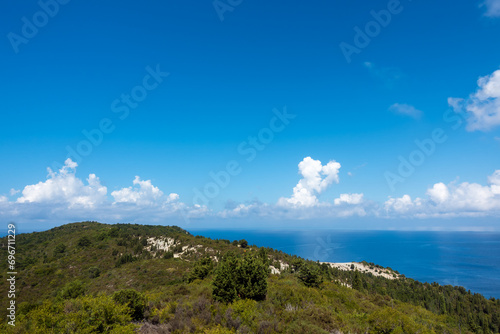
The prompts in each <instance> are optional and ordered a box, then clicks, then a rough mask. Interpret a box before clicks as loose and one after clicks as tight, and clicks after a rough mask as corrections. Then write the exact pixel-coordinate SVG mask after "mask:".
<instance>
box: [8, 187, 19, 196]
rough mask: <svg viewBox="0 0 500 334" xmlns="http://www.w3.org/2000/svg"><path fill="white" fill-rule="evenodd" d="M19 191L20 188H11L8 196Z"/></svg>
mask: <svg viewBox="0 0 500 334" xmlns="http://www.w3.org/2000/svg"><path fill="white" fill-rule="evenodd" d="M20 192H21V190H16V189H14V188H11V189H10V191H9V194H10V196H14V195H16V194H18V193H20Z"/></svg>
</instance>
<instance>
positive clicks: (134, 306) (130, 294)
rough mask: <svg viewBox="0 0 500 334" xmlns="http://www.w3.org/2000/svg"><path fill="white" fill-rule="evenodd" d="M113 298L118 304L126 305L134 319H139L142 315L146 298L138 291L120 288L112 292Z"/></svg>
mask: <svg viewBox="0 0 500 334" xmlns="http://www.w3.org/2000/svg"><path fill="white" fill-rule="evenodd" d="M113 300H114V301H115V302H117V303H119V304H122V305H127V307H128V308H129V309H130V312H131V313H130V314H131V315H132V318H133V319H134V320H140V319H142V318H143V317H144V309H145V308H146V298H145V297H144V296H143V295H142V294H141V293H140V292H137V291H135V290H134V289H125V290H120V291H118V292H115V293H114V294H113Z"/></svg>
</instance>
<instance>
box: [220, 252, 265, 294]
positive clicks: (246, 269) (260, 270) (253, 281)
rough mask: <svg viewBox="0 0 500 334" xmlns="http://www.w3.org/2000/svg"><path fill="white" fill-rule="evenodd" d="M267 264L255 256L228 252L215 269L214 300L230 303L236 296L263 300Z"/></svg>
mask: <svg viewBox="0 0 500 334" xmlns="http://www.w3.org/2000/svg"><path fill="white" fill-rule="evenodd" d="M267 269H268V268H267V266H266V265H265V264H264V263H263V262H262V261H261V260H260V259H259V258H257V257H255V256H253V255H247V256H245V257H243V258H241V257H237V256H236V255H235V254H234V253H232V252H229V253H227V254H226V256H224V257H223V258H222V260H221V263H220V264H219V266H218V267H217V269H216V271H215V277H214V280H213V282H212V284H213V287H214V289H213V292H212V293H213V296H214V299H215V300H218V301H222V302H224V303H231V302H233V301H234V300H236V299H238V298H242V299H253V300H264V299H265V298H266V293H267V275H268V270H267Z"/></svg>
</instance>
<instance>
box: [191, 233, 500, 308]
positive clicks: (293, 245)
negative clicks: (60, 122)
mask: <svg viewBox="0 0 500 334" xmlns="http://www.w3.org/2000/svg"><path fill="white" fill-rule="evenodd" d="M189 232H190V233H192V234H194V235H202V236H205V237H210V238H212V239H229V240H231V241H232V240H240V239H245V240H247V241H248V243H249V244H250V245H252V244H255V245H257V246H266V247H271V248H274V249H277V250H282V251H283V252H286V253H289V254H296V255H298V256H300V257H303V258H306V259H310V260H315V261H316V260H319V261H326V262H350V261H356V262H360V261H363V260H365V261H367V262H374V263H376V264H380V265H382V266H384V267H391V268H392V269H394V270H397V271H399V272H400V273H402V274H405V275H406V276H407V277H411V278H413V279H416V280H418V281H420V282H429V283H432V282H438V283H439V284H442V285H446V284H451V285H459V286H463V287H465V288H466V289H467V290H471V292H478V293H481V294H482V295H484V296H485V297H486V298H490V297H495V298H500V233H490V232H399V231H338V230H317V231H299V230H296V231H281V230H280V231H274V230H273V231H269V230H267V231H248V230H189Z"/></svg>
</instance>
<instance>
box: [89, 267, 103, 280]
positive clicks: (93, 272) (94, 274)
mask: <svg viewBox="0 0 500 334" xmlns="http://www.w3.org/2000/svg"><path fill="white" fill-rule="evenodd" d="M99 275H101V270H100V269H99V268H97V267H90V268H89V277H90V278H97V277H99Z"/></svg>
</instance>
